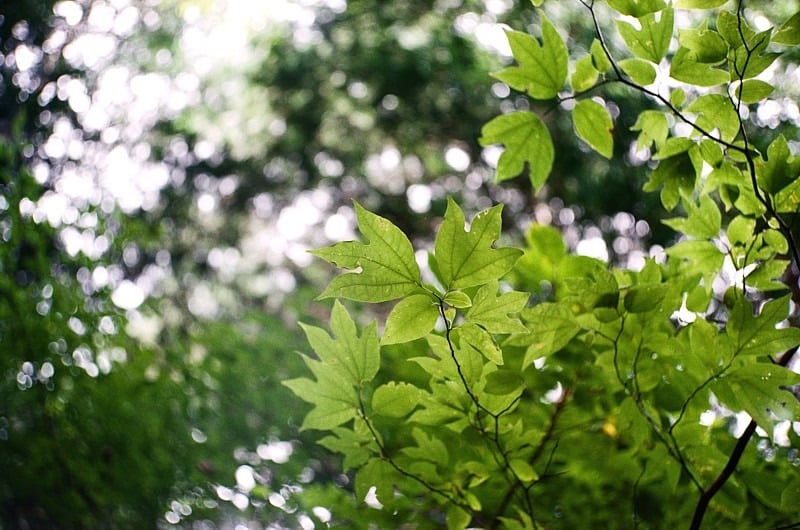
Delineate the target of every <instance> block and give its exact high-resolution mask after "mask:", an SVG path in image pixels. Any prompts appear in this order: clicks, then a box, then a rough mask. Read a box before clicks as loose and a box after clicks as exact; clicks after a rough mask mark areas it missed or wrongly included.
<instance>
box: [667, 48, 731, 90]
mask: <svg viewBox="0 0 800 530" xmlns="http://www.w3.org/2000/svg"><path fill="white" fill-rule="evenodd" d="M669 75H670V77H672V78H673V79H677V80H678V81H683V82H684V83H688V84H690V85H697V86H701V87H712V86H717V85H721V84H722V83H726V82H727V81H728V80H729V79H730V75H729V74H728V72H726V71H725V70H720V69H719V68H714V67H713V66H711V65H710V64H707V63H704V62H702V61H700V59H699V57H698V55H697V53H696V52H693V51H692V50H690V49H688V48H684V47H680V48H678V51H676V52H675V55H674V56H673V57H672V64H670V67H669Z"/></svg>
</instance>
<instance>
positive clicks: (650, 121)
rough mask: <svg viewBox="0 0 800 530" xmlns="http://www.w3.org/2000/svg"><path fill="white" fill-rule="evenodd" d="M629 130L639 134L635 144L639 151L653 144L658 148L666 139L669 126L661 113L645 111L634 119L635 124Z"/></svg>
mask: <svg viewBox="0 0 800 530" xmlns="http://www.w3.org/2000/svg"><path fill="white" fill-rule="evenodd" d="M631 130H632V131H638V132H639V139H638V141H637V144H636V146H637V147H638V148H639V149H644V148H647V147H650V146H651V145H653V144H655V146H656V147H658V146H660V145H662V144H663V143H664V142H665V141H666V139H667V135H668V134H669V124H668V123H667V117H666V115H665V114H664V113H663V112H659V111H655V110H645V111H642V112H641V113H640V114H639V116H638V117H637V118H636V123H634V124H633V125H632V126H631Z"/></svg>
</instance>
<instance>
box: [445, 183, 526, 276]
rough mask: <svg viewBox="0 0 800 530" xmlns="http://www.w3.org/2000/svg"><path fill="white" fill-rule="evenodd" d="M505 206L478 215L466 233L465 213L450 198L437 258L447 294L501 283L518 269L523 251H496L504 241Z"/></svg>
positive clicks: (500, 249)
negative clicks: (502, 223)
mask: <svg viewBox="0 0 800 530" xmlns="http://www.w3.org/2000/svg"><path fill="white" fill-rule="evenodd" d="M502 208H503V207H502V205H497V206H493V207H492V208H490V209H488V210H484V211H482V212H480V213H479V214H477V215H476V216H475V217H474V218H473V219H472V223H471V226H470V228H469V230H468V231H467V230H465V228H464V227H465V225H466V221H465V219H464V212H462V211H461V208H459V207H458V204H456V203H455V201H453V199H451V198H448V201H447V210H446V211H445V214H444V220H443V222H442V226H441V227H440V228H439V233H438V234H437V236H436V242H435V244H434V256H435V258H436V263H437V265H438V267H439V273H440V274H441V276H442V281H443V282H444V283H445V288H446V289H447V290H452V289H463V288H465V287H472V286H475V285H482V284H485V283H488V282H491V281H493V280H497V279H498V278H500V277H501V276H503V275H504V274H505V273H507V272H508V271H509V270H511V268H512V267H513V266H514V263H515V262H516V261H517V259H518V258H519V256H520V255H521V254H522V251H520V250H519V249H516V248H499V249H494V248H492V244H493V243H494V242H495V241H496V240H497V238H498V237H500V225H501V217H500V212H501V210H502Z"/></svg>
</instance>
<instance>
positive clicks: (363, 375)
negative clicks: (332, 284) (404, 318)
mask: <svg viewBox="0 0 800 530" xmlns="http://www.w3.org/2000/svg"><path fill="white" fill-rule="evenodd" d="M300 325H301V327H302V328H303V330H304V331H305V333H306V337H307V339H308V343H309V344H310V345H311V348H312V349H313V350H314V352H315V353H316V354H317V356H318V357H319V359H320V361H321V362H322V364H324V365H325V366H326V368H327V369H330V370H334V371H336V372H337V375H339V376H343V377H344V379H345V381H347V382H348V383H349V384H351V385H353V386H359V385H361V384H362V383H365V382H368V381H372V379H373V378H374V377H375V374H377V373H378V369H379V368H380V345H379V344H378V334H377V324H376V323H375V322H374V321H373V322H372V323H370V324H369V325H368V326H367V327H366V328H365V329H364V331H363V333H362V334H361V336H360V337H359V336H358V330H357V329H356V324H355V322H353V319H352V318H351V317H350V315H349V314H348V312H347V310H346V309H345V308H344V306H343V305H342V304H341V303H340V302H339V301H338V300H337V301H336V302H334V304H333V310H332V312H331V330H332V331H333V333H334V337H331V336H330V335H328V333H326V332H325V331H324V330H323V329H320V328H317V327H314V326H307V325H304V324H302V323H301V324H300ZM339 372H341V374H339Z"/></svg>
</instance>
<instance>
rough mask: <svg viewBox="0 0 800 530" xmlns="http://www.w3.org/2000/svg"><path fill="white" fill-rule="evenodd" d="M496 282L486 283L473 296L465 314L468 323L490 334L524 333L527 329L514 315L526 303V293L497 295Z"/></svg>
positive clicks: (514, 292)
mask: <svg viewBox="0 0 800 530" xmlns="http://www.w3.org/2000/svg"><path fill="white" fill-rule="evenodd" d="M497 289H498V284H497V282H496V281H493V282H490V283H487V284H486V285H485V286H483V287H481V288H480V290H479V291H478V292H477V293H476V294H475V299H474V301H473V305H472V307H471V308H470V310H469V312H468V313H467V319H468V321H469V322H473V323H475V324H478V325H479V326H481V327H482V328H484V329H486V330H487V331H488V332H490V333H525V332H526V331H527V329H526V328H525V326H523V325H522V323H521V322H520V321H519V319H518V318H516V317H515V316H511V315H516V314H518V313H519V312H520V311H522V309H523V308H524V307H525V304H526V303H527V302H528V298H529V295H528V293H522V292H518V291H509V292H505V293H503V294H501V295H500V296H498V295H497Z"/></svg>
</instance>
